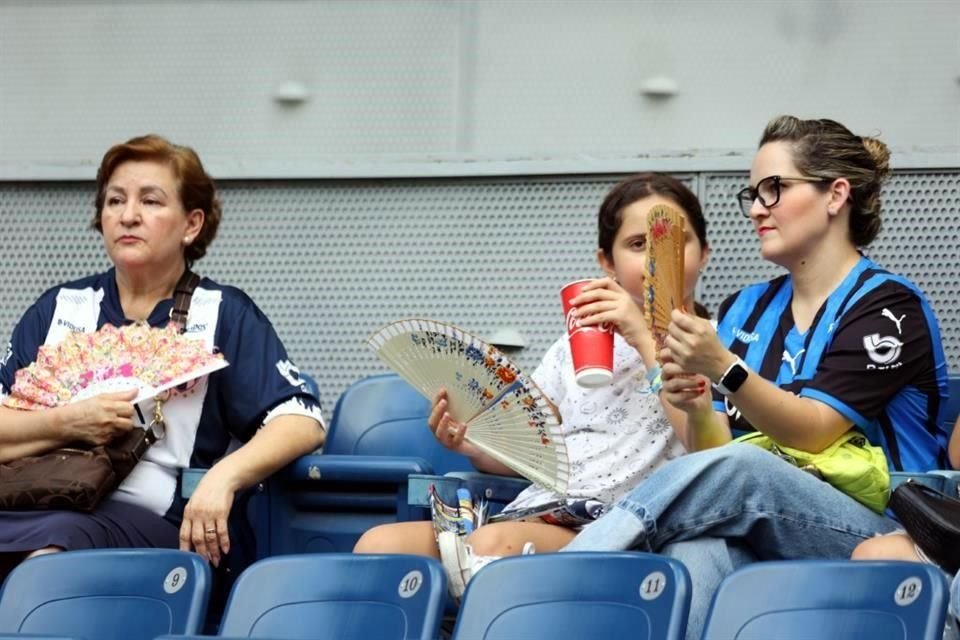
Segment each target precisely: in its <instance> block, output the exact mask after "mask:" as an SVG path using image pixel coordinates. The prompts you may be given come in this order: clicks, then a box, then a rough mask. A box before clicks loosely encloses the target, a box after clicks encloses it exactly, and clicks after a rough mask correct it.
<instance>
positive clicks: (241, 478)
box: [0, 136, 324, 567]
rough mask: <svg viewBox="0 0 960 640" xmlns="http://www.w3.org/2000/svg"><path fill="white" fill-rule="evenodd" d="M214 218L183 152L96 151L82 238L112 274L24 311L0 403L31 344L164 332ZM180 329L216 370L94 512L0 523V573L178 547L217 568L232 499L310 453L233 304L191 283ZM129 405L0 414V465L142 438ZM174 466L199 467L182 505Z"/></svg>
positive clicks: (253, 326) (122, 400)
mask: <svg viewBox="0 0 960 640" xmlns="http://www.w3.org/2000/svg"><path fill="white" fill-rule="evenodd" d="M220 217H221V210H220V203H219V201H218V199H217V195H216V190H215V187H214V184H213V181H212V180H211V178H210V176H208V175H207V174H206V172H205V171H204V169H203V166H202V164H201V163H200V159H199V158H198V157H197V155H196V153H195V152H194V151H193V150H192V149H189V148H187V147H182V146H178V145H174V144H171V143H170V142H168V141H167V140H165V139H163V138H161V137H159V136H144V137H139V138H133V139H131V140H129V141H127V142H126V143H124V144H120V145H116V146H114V147H113V148H111V149H110V150H109V151H107V153H106V155H105V156H104V157H103V160H102V162H101V165H100V169H99V171H98V173H97V196H96V214H95V216H94V219H93V226H94V228H96V229H97V231H99V232H100V234H101V235H102V236H103V243H104V248H105V249H106V252H107V255H108V256H109V257H110V260H111V261H112V262H113V265H114V267H113V268H112V269H110V270H109V271H106V272H104V273H100V274H97V275H93V276H89V277H86V278H83V279H81V280H78V281H75V282H70V283H67V284H62V285H59V286H57V287H54V288H53V289H51V290H49V291H47V292H46V293H44V294H43V295H42V296H41V297H40V298H39V300H37V302H36V303H34V305H33V306H31V307H30V308H29V309H27V311H26V313H25V314H24V315H23V318H22V319H21V320H20V322H19V323H18V324H17V326H16V328H15V329H14V332H13V337H12V339H11V343H10V346H9V347H8V351H7V354H6V356H5V357H4V359H3V362H2V367H0V397H2V396H3V395H6V394H9V393H10V390H11V388H12V386H13V383H14V376H15V373H16V372H17V370H19V369H21V368H22V367H25V366H27V365H28V364H30V362H31V361H33V360H34V358H35V357H36V354H37V350H38V348H39V347H40V346H41V345H44V344H48V345H49V344H56V343H57V342H59V341H60V340H62V339H63V338H64V337H65V336H66V335H68V334H69V333H70V332H78V331H82V332H92V331H95V330H97V329H98V328H99V327H101V326H103V325H105V324H111V325H115V326H123V325H127V324H131V323H146V324H148V325H149V326H152V327H162V326H164V325H166V324H167V322H168V321H169V318H170V312H171V308H172V304H173V300H172V296H173V292H174V287H175V286H176V284H177V282H178V281H179V280H180V278H181V276H182V274H183V273H184V272H185V271H186V270H187V269H188V268H189V267H190V266H191V265H192V263H193V262H194V261H195V260H197V259H199V258H202V257H203V256H204V255H205V254H206V251H207V247H208V246H209V245H210V243H211V242H212V241H213V239H214V237H215V236H216V233H217V227H218V226H219V223H220ZM186 331H187V333H189V334H194V335H193V336H191V337H196V338H198V339H202V340H204V341H205V343H206V345H207V346H208V347H209V348H211V349H214V348H215V349H217V350H218V351H220V352H221V353H222V354H223V355H224V357H225V358H226V360H227V361H228V362H229V363H230V366H229V367H227V368H226V369H223V370H221V371H217V372H215V373H213V374H211V375H210V376H209V377H208V378H205V379H201V380H200V382H199V383H198V384H196V385H194V386H193V387H192V388H191V389H189V390H188V391H185V392H183V393H181V394H178V395H175V396H174V397H173V398H171V399H169V400H167V401H166V402H165V403H164V414H165V416H166V423H167V429H166V431H167V433H166V437H165V438H163V439H161V440H160V441H159V442H157V443H156V444H154V445H153V446H152V447H151V448H150V449H149V450H148V451H147V453H146V456H145V458H144V459H143V460H142V461H141V462H140V463H139V464H138V465H137V466H136V467H135V469H134V470H133V472H132V473H131V474H130V475H129V476H128V477H127V478H126V479H125V480H124V481H123V483H122V484H121V485H120V486H119V488H118V489H117V490H116V491H115V492H114V493H113V494H112V495H110V496H109V498H108V499H107V500H106V501H104V502H103V503H102V504H101V505H100V506H99V507H98V508H97V509H96V510H95V511H94V512H93V513H90V514H85V513H76V512H67V511H48V512H41V511H31V512H22V511H6V512H0V554H2V555H3V557H4V558H5V560H6V565H7V566H8V567H9V566H12V565H13V564H16V563H17V562H19V561H20V560H21V559H23V558H25V557H29V556H31V555H36V554H40V553H49V552H54V551H63V550H71V549H84V548H98V547H174V548H175V547H178V546H179V547H180V548H183V549H195V550H196V551H197V552H198V553H200V554H201V555H203V556H204V557H206V558H208V559H209V560H210V561H211V562H212V563H213V564H214V565H218V564H219V562H220V560H221V557H222V556H223V554H226V553H228V552H229V550H230V536H229V533H228V529H227V519H228V516H229V515H230V510H231V507H232V506H233V499H234V496H235V495H236V493H237V492H238V491H240V490H241V489H243V488H245V487H249V486H251V485H253V484H255V483H257V482H259V481H260V480H261V479H263V478H264V477H266V476H268V475H270V474H271V473H273V472H274V471H276V470H277V469H279V468H281V467H282V466H284V465H286V464H287V463H289V462H290V461H291V460H293V459H295V458H296V457H298V456H300V455H302V454H304V453H307V452H309V451H312V450H314V449H316V448H317V447H318V446H320V445H321V444H323V440H324V429H323V422H322V417H321V414H320V405H319V400H318V399H317V398H316V397H314V396H313V395H311V393H310V392H309V391H308V390H307V388H306V385H305V384H304V383H303V380H301V379H300V378H299V376H298V375H297V369H296V367H295V366H294V365H293V364H291V362H290V360H289V358H288V357H287V353H286V351H285V349H284V347H283V344H282V343H281V342H280V339H279V338H278V337H277V334H276V332H275V331H274V329H273V327H272V326H271V324H270V321H269V320H268V319H267V318H266V316H264V315H263V313H262V312H261V311H260V310H259V309H258V308H257V306H256V305H255V304H254V303H253V301H252V300H250V298H249V297H247V296H246V295H245V294H244V293H243V292H242V291H240V290H239V289H236V288H233V287H229V286H224V285H220V284H217V283H215V282H213V281H211V280H210V279H208V278H203V279H202V280H201V281H200V283H199V285H198V286H197V288H196V289H195V290H194V293H193V297H192V300H191V304H190V312H189V318H188V321H187V323H186ZM133 397H134V393H133V392H122V393H110V394H103V395H100V396H96V397H93V398H90V399H87V400H84V401H81V402H76V403H73V404H68V405H65V406H61V407H57V408H53V409H48V410H45V411H36V412H28V411H17V410H13V409H9V408H6V407H0V462H8V461H10V460H15V459H17V458H19V457H21V456H28V455H36V454H39V453H43V452H46V451H49V450H51V449H55V448H57V447H60V446H64V445H66V444H67V443H71V442H77V441H80V442H86V443H90V444H103V443H105V442H107V441H110V440H111V439H113V438H114V437H116V436H118V435H120V434H123V433H124V432H126V431H128V430H130V429H132V428H136V427H142V426H144V424H145V422H148V421H149V420H150V417H151V407H150V406H144V404H145V403H141V405H138V406H134V405H133V404H131V400H132V399H133ZM241 443H242V446H240V445H241ZM185 467H201V468H208V469H209V471H207V473H206V474H205V475H204V476H203V479H202V480H201V481H200V483H199V485H198V486H197V488H196V490H195V491H194V492H193V495H192V497H191V498H190V500H189V501H188V502H186V503H184V501H183V500H182V498H181V497H180V492H179V491H178V487H179V472H180V471H181V470H182V469H183V468H185Z"/></svg>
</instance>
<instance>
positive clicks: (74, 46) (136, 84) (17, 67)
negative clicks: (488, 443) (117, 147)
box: [0, 0, 960, 179]
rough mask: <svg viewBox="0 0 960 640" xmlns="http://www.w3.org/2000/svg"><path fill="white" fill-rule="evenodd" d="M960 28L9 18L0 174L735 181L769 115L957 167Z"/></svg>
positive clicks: (671, 14)
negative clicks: (173, 146)
mask: <svg viewBox="0 0 960 640" xmlns="http://www.w3.org/2000/svg"><path fill="white" fill-rule="evenodd" d="M958 32H960V3H958V2H956V1H955V0H916V1H913V2H906V1H903V2H898V1H894V0H846V1H840V0H797V1H795V2H757V1H756V0H726V1H724V2H711V1H707V0H686V1H658V0H637V1H630V0H603V1H588V0H523V1H510V2H508V1H501V0H485V1H479V0H476V1H475V0H462V1H455V0H397V1H395V2H383V1H380V0H350V1H349V2H347V1H340V0H72V1H70V0H58V1H53V0H5V1H3V2H0V179H2V178H23V179H30V178H85V179H89V178H91V177H92V175H93V168H94V166H95V162H96V161H97V159H98V158H99V157H100V155H101V154H102V153H103V151H104V150H105V148H106V147H107V146H108V145H109V144H110V143H112V142H115V141H119V140H122V139H126V138H127V137H130V136H131V135H134V134H137V133H143V132H147V131H155V132H158V133H162V134H164V135H167V136H168V137H171V138H173V139H174V140H178V141H182V142H185V143H188V144H190V145H192V146H195V147H196V148H197V149H198V151H199V152H200V154H201V157H203V158H204V159H205V161H206V162H207V163H208V164H209V165H210V167H211V169H212V170H213V172H214V173H215V175H217V176H218V177H239V178H249V177H278V178H287V177H331V176H332V177H340V176H385V175H392V176H398V175H403V176H421V175H463V174H469V175H476V174H478V173H484V172H486V173H508V174H518V173H569V172H574V173H579V172H581V171H585V170H593V171H597V170H599V171H612V172H616V171H623V170H625V169H631V168H639V166H638V165H637V163H642V162H643V161H644V160H645V159H647V158H650V157H652V158H653V160H652V161H651V163H652V164H655V165H656V167H657V168H670V169H674V170H717V169H733V170H741V169H744V168H746V167H747V166H748V162H749V160H748V154H745V153H737V154H736V155H734V156H732V157H731V156H728V155H727V152H729V151H730V150H735V151H738V152H743V151H746V150H748V149H749V148H751V147H752V146H753V145H754V144H755V142H756V139H757V137H758V135H759V131H760V130H761V128H762V125H763V123H765V122H766V121H767V120H768V119H769V118H770V117H771V116H773V115H775V114H778V113H781V112H795V113H798V114H801V115H805V116H817V115H823V114H826V115H830V116H832V117H834V118H836V119H839V120H841V121H843V122H845V123H847V124H848V125H850V126H851V127H852V128H853V129H855V130H856V131H858V132H862V133H881V134H882V135H883V138H884V139H885V140H887V141H888V143H890V144H891V145H892V146H893V147H895V148H896V150H897V151H898V155H897V157H896V158H895V161H897V162H899V164H900V166H910V167H916V166H918V163H919V164H922V166H926V167H931V166H934V167H935V166H944V162H946V165H947V166H956V164H957V158H958V157H960V151H958V150H960V83H958V78H960V37H958V36H957V34H958ZM658 77H666V78H669V79H672V80H673V81H674V82H675V83H676V86H677V94H676V95H675V96H673V97H670V98H660V99H658V98H651V97H648V96H646V95H644V94H643V93H642V92H641V90H642V87H644V86H645V83H647V82H648V81H650V80H652V79H656V78H658ZM289 81H296V82H299V83H302V85H303V87H304V88H305V89H306V91H307V92H308V94H309V96H308V100H307V101H306V102H304V103H302V104H299V105H293V106H291V105H284V104H280V103H278V102H276V101H275V100H274V93H275V91H276V90H277V88H278V87H280V86H281V85H283V84H284V83H286V82H289ZM918 156H919V160H918V159H917V157H918ZM944 158H947V160H946V161H944V160H943V159H944ZM951 159H952V161H951ZM558 163H562V164H561V166H558ZM627 163H632V164H630V166H625V164H627Z"/></svg>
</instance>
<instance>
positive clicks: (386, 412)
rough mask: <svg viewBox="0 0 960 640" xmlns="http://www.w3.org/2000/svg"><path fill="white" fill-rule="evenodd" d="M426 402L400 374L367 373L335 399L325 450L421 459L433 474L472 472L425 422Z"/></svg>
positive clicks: (334, 452)
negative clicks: (371, 374)
mask: <svg viewBox="0 0 960 640" xmlns="http://www.w3.org/2000/svg"><path fill="white" fill-rule="evenodd" d="M429 416H430V401H429V400H427V399H426V398H425V397H423V396H422V395H421V394H420V393H419V392H418V391H416V390H415V389H414V388H413V387H411V386H410V385H409V384H407V383H406V382H405V381H404V380H403V379H402V378H400V376H398V375H396V374H393V373H388V374H381V375H375V376H370V377H368V378H364V379H363V380H359V381H358V382H355V383H353V384H352V385H350V386H349V387H348V388H347V390H346V391H344V392H343V394H342V395H341V396H340V398H339V399H338V400H337V405H336V407H335V408H334V411H333V419H332V420H331V421H330V430H329V433H328V434H327V444H326V445H325V447H324V453H326V454H348V455H364V456H396V457H411V458H423V459H424V460H426V461H427V462H428V463H429V464H430V467H431V469H432V472H433V473H436V474H438V475H443V474H445V473H447V472H449V471H473V470H474V467H473V465H472V464H470V461H469V460H468V459H467V458H466V457H464V456H461V455H459V454H457V453H453V452H452V451H450V450H449V449H446V448H445V447H443V446H442V445H441V444H440V443H439V442H437V440H436V438H434V436H433V434H432V433H431V432H430V428H429V427H428V426H427V418H428V417H429Z"/></svg>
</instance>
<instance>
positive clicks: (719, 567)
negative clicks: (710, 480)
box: [660, 537, 960, 640]
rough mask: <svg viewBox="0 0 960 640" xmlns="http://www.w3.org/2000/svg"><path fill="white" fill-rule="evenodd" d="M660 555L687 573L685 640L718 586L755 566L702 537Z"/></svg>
mask: <svg viewBox="0 0 960 640" xmlns="http://www.w3.org/2000/svg"><path fill="white" fill-rule="evenodd" d="M660 553H661V554H663V555H665V556H668V557H670V558H673V559H674V560H679V561H680V562H682V563H683V564H684V566H686V567H687V568H688V570H689V571H690V577H691V581H692V582H693V590H692V591H693V593H692V594H691V598H690V614H689V616H688V617H687V635H686V637H687V640H700V636H702V635H703V627H704V625H705V624H706V622H707V611H709V610H710V601H711V600H712V599H713V594H714V592H715V591H716V590H717V587H718V586H720V582H722V581H723V579H724V578H726V577H727V576H728V575H730V574H731V573H733V572H734V571H736V570H737V569H739V568H740V567H743V566H746V565H748V564H750V563H751V562H756V557H755V556H754V555H753V554H752V553H751V552H750V550H749V549H748V548H747V547H746V546H745V545H744V544H742V543H740V542H737V541H736V540H724V539H723V538H707V537H702V538H697V539H695V540H687V541H685V542H675V543H672V544H668V545H667V546H665V547H664V548H663V549H661V550H660ZM958 640H960V639H958Z"/></svg>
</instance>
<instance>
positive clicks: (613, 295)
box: [570, 277, 653, 351]
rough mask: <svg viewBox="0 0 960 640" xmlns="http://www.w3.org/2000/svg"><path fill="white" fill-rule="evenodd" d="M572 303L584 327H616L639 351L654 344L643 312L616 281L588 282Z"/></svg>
mask: <svg viewBox="0 0 960 640" xmlns="http://www.w3.org/2000/svg"><path fill="white" fill-rule="evenodd" d="M570 303H571V304H572V305H573V306H574V307H576V309H574V311H573V312H574V313H575V314H576V318H577V320H578V321H579V322H580V324H581V325H583V326H587V327H590V326H596V325H599V324H603V323H608V324H612V325H613V326H614V328H615V329H616V331H617V333H619V334H620V335H621V336H623V338H624V340H626V341H627V343H628V344H630V346H632V347H633V348H634V349H636V350H638V351H639V350H640V349H641V348H644V347H646V346H647V345H649V344H651V343H652V340H653V337H652V334H651V333H650V328H649V327H648V326H647V320H646V318H644V316H643V309H641V308H640V307H639V306H638V305H637V303H636V302H635V301H634V299H633V297H632V296H631V295H630V294H629V293H627V292H626V291H625V290H624V289H623V287H621V286H620V285H619V284H617V282H616V281H615V280H614V279H613V278H609V277H607V278H600V279H599V280H594V281H593V282H589V283H587V284H586V285H584V286H583V289H582V290H581V291H580V294H579V295H577V296H576V297H574V298H573V299H571V300H570Z"/></svg>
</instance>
